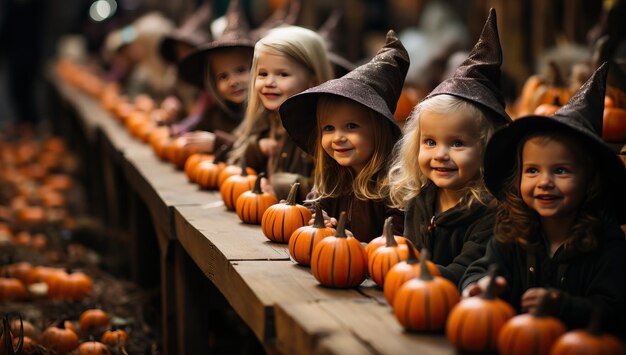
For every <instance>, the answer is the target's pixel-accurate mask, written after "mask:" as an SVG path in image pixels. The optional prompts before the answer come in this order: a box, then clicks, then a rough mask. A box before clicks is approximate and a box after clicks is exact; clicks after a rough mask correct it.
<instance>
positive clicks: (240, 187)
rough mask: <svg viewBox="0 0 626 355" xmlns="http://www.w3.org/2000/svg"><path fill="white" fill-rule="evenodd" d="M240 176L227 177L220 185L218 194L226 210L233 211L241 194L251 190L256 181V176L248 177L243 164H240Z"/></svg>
mask: <svg viewBox="0 0 626 355" xmlns="http://www.w3.org/2000/svg"><path fill="white" fill-rule="evenodd" d="M239 171H240V174H238V175H232V176H229V177H228V179H226V180H225V181H224V182H222V184H221V185H220V194H221V195H222V201H224V205H225V206H226V208H227V209H229V210H231V211H234V210H235V203H237V199H238V198H239V196H241V194H243V193H244V192H246V191H250V190H252V188H253V187H254V183H255V182H256V180H257V177H256V175H249V174H248V170H247V169H246V165H245V162H242V165H241V169H240V170H239Z"/></svg>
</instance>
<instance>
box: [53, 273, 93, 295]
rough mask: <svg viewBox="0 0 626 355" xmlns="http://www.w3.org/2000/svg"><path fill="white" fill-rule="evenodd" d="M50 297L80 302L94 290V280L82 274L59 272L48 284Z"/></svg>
mask: <svg viewBox="0 0 626 355" xmlns="http://www.w3.org/2000/svg"><path fill="white" fill-rule="evenodd" d="M48 287H49V289H48V295H49V297H50V298H53V299H62V300H70V301H79V300H82V299H83V298H85V297H86V296H88V295H89V294H90V293H91V291H92V289H93V280H92V279H91V277H89V276H87V275H86V274H84V273H82V272H78V271H77V272H59V273H56V274H55V275H54V276H52V278H51V280H50V282H49V283H48Z"/></svg>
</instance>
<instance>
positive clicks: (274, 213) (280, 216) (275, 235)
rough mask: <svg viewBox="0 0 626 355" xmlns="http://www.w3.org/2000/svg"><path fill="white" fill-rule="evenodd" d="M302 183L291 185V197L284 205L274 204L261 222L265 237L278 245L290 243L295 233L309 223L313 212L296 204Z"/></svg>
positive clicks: (288, 197)
mask: <svg viewBox="0 0 626 355" xmlns="http://www.w3.org/2000/svg"><path fill="white" fill-rule="evenodd" d="M299 187H300V183H297V182H296V183H294V184H293V185H291V190H289V195H288V196H287V200H286V201H285V202H284V203H277V204H274V205H272V206H270V207H268V209H267V210H266V211H265V213H264V214H263V219H262V220H261V228H262V229H263V234H265V236H266V237H267V238H268V239H269V240H271V241H273V242H277V243H289V238H291V235H292V234H293V232H294V231H295V230H296V229H298V228H300V227H302V226H305V225H307V224H308V223H309V220H311V217H312V215H311V211H309V209H308V208H306V207H304V206H302V205H299V204H297V203H296V195H297V193H298V188H299Z"/></svg>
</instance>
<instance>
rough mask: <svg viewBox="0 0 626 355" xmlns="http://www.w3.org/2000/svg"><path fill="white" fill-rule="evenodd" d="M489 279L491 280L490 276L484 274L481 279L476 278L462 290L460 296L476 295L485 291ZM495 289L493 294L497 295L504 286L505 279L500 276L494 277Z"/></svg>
mask: <svg viewBox="0 0 626 355" xmlns="http://www.w3.org/2000/svg"><path fill="white" fill-rule="evenodd" d="M489 281H491V277H489V276H485V277H483V278H482V279H480V280H478V282H475V283H473V284H469V285H468V286H467V287H466V288H465V289H464V290H463V292H462V296H463V297H464V298H465V297H474V296H478V295H480V294H481V293H483V292H485V290H486V289H487V286H488V285H489ZM495 286H496V289H495V294H496V295H498V294H500V292H502V291H503V290H504V289H505V288H506V279H505V278H504V277H502V276H498V277H496V284H495Z"/></svg>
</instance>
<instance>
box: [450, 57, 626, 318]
mask: <svg viewBox="0 0 626 355" xmlns="http://www.w3.org/2000/svg"><path fill="white" fill-rule="evenodd" d="M607 70H608V65H607V64H604V65H602V66H601V67H600V68H599V69H598V70H597V71H596V72H595V73H594V75H593V76H592V77H591V78H590V79H589V80H588V81H587V83H586V84H585V85H584V86H582V87H581V88H580V89H579V91H578V92H577V94H576V95H575V96H574V97H573V98H572V99H571V100H570V101H569V102H568V104H567V105H565V106H564V107H562V108H561V109H560V110H559V111H558V112H557V113H555V114H554V116H551V117H542V116H528V117H524V118H520V119H518V120H516V121H515V122H513V123H512V124H511V125H509V126H508V127H506V128H504V129H503V130H501V131H499V132H498V133H496V134H495V135H494V136H493V138H492V140H491V141H490V142H489V145H488V146H487V150H486V153H485V168H484V169H485V184H486V185H487V188H488V189H489V190H490V191H491V192H492V193H493V194H494V196H496V197H497V198H498V200H500V201H501V204H500V205H499V207H498V214H497V217H496V224H495V229H494V231H495V238H494V239H493V240H491V241H490V242H489V244H488V246H487V251H486V254H485V256H484V257H483V258H481V259H479V260H477V261H476V262H474V263H473V264H472V265H471V266H470V267H469V268H468V269H467V272H466V274H465V275H464V277H463V280H462V282H461V287H462V289H464V294H465V295H468V296H469V295H474V294H476V293H478V292H480V290H481V288H484V285H485V283H486V282H488V279H487V278H486V277H485V273H486V269H487V267H488V266H489V265H491V264H494V263H495V264H497V265H498V267H499V268H498V269H499V274H500V275H502V276H503V279H500V281H499V283H500V284H499V286H500V287H501V288H503V289H504V293H503V294H502V295H501V296H502V297H503V298H504V299H506V300H507V301H508V302H510V303H511V304H512V305H513V306H514V307H515V308H516V309H517V310H518V311H524V310H525V311H532V310H533V309H535V308H536V307H537V305H538V304H539V302H540V301H541V299H542V297H543V296H544V295H545V294H546V293H547V290H548V289H549V288H555V289H558V290H559V299H560V302H559V305H558V307H557V309H555V315H556V316H557V317H559V318H560V319H561V320H563V321H564V322H565V323H566V324H567V325H568V326H569V327H584V326H586V325H587V323H588V321H589V318H590V314H591V312H592V308H593V307H604V308H605V309H608V310H610V311H611V312H612V313H613V314H614V315H613V319H614V320H621V319H622V316H623V315H624V308H625V304H624V297H625V296H626V289H625V288H626V284H625V282H624V275H626V263H625V258H624V255H625V252H626V245H625V244H626V242H625V241H624V232H623V231H621V230H620V228H619V224H618V223H624V222H625V221H626V208H625V205H624V201H626V188H625V185H624V182H625V181H626V169H625V168H624V165H623V163H622V162H621V161H620V160H619V158H618V157H617V155H616V154H614V153H613V152H612V151H611V149H610V148H609V147H608V146H606V145H605V144H604V142H603V141H602V139H601V138H600V134H601V132H602V110H603V104H604V90H605V88H604V84H605V80H606V73H607ZM479 280H480V281H479ZM615 325H617V322H616V324H615Z"/></svg>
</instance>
